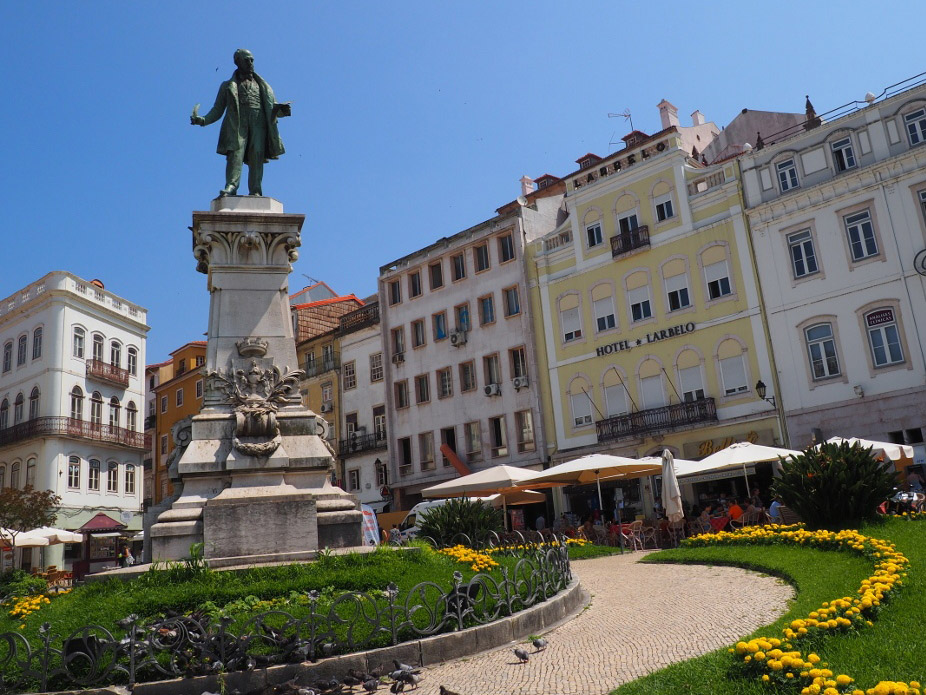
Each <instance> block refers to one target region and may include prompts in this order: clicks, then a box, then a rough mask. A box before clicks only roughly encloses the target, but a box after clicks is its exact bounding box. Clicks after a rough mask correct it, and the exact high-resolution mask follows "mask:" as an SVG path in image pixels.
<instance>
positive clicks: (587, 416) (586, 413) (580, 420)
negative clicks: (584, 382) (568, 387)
mask: <svg viewBox="0 0 926 695" xmlns="http://www.w3.org/2000/svg"><path fill="white" fill-rule="evenodd" d="M569 400H570V403H571V405H572V422H573V424H574V425H575V426H576V427H583V426H585V425H590V424H591V422H592V401H591V398H590V397H589V395H588V394H587V393H585V391H579V393H573V394H571V395H570V396H569Z"/></svg>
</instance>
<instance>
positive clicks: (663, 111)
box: [656, 99, 678, 130]
mask: <svg viewBox="0 0 926 695" xmlns="http://www.w3.org/2000/svg"><path fill="white" fill-rule="evenodd" d="M656 108H658V109H659V119H660V120H661V121H662V129H663V130H665V129H666V128H671V127H672V126H677V125H678V109H677V108H675V107H674V106H673V105H672V104H670V103H669V102H668V101H666V100H665V99H663V100H662V101H660V102H659V103H658V104H656Z"/></svg>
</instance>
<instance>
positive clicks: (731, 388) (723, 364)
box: [717, 338, 749, 396]
mask: <svg viewBox="0 0 926 695" xmlns="http://www.w3.org/2000/svg"><path fill="white" fill-rule="evenodd" d="M717 363H718V366H719V368H720V381H721V384H722V386H723V395H724V396H733V395H735V394H738V393H745V392H747V391H749V379H748V377H747V376H746V353H745V352H744V351H743V346H742V345H741V344H740V343H739V342H738V341H736V340H733V339H732V338H728V339H727V340H724V341H723V342H722V343H720V345H719V346H717Z"/></svg>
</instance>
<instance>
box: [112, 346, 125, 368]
mask: <svg viewBox="0 0 926 695" xmlns="http://www.w3.org/2000/svg"><path fill="white" fill-rule="evenodd" d="M109 363H110V364H111V365H112V366H114V367H119V366H120V365H121V364H122V346H121V345H120V344H119V343H117V342H116V341H113V342H111V343H110V344H109Z"/></svg>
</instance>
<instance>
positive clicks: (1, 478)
mask: <svg viewBox="0 0 926 695" xmlns="http://www.w3.org/2000/svg"><path fill="white" fill-rule="evenodd" d="M5 486H6V466H5V465H0V490H2V489H3V488H4V487H5Z"/></svg>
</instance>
